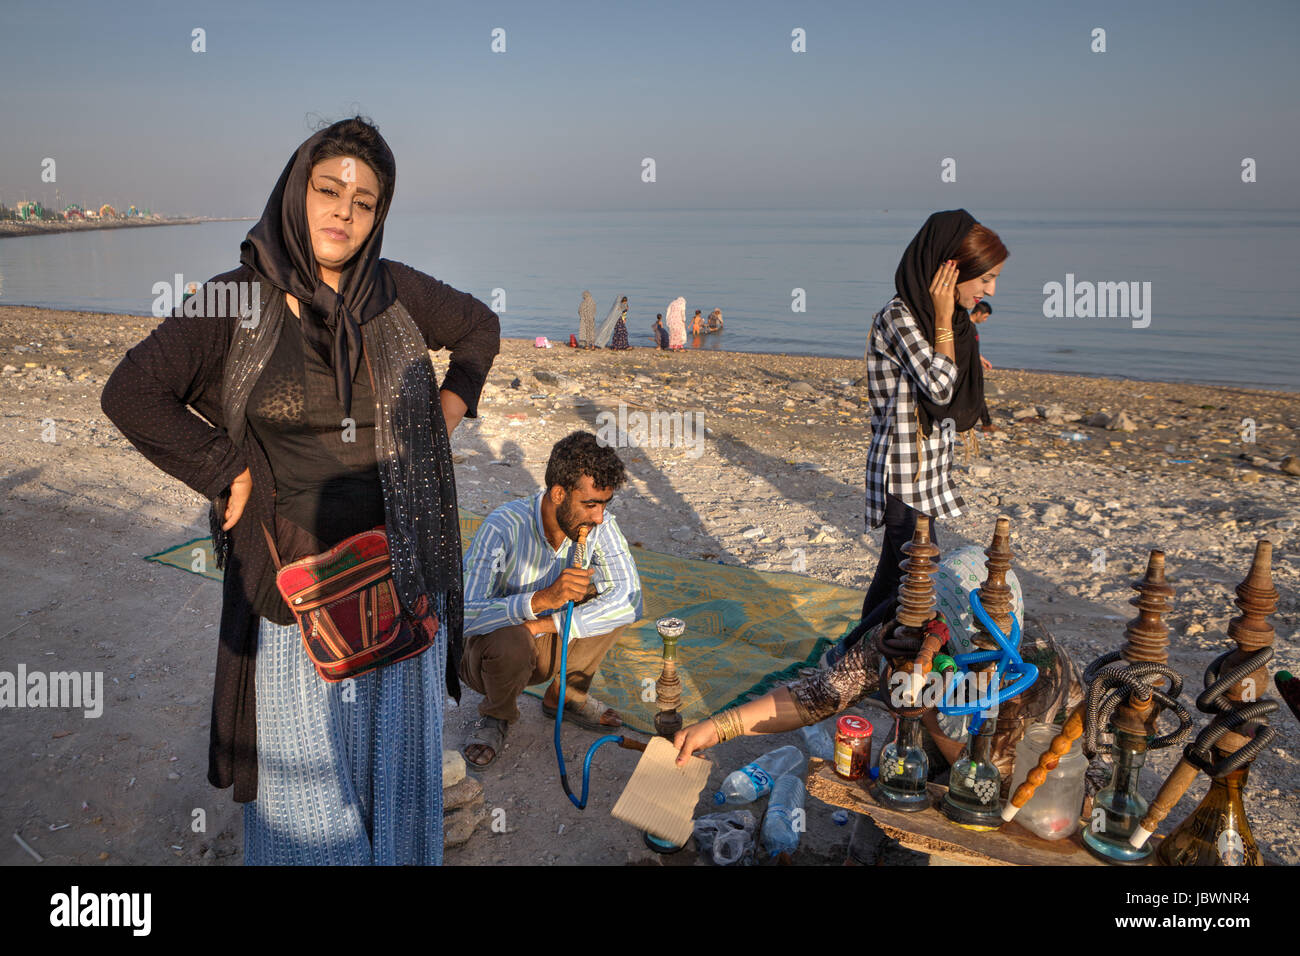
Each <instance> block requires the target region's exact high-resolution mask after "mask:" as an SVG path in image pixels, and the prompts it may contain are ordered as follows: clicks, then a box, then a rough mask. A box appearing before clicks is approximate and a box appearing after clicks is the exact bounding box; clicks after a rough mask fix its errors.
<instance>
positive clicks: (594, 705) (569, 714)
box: [542, 694, 623, 730]
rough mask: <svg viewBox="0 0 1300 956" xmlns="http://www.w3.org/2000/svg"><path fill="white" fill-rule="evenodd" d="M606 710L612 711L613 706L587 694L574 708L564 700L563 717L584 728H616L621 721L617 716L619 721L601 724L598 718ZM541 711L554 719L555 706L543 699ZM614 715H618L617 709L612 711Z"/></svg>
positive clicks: (620, 724) (620, 725)
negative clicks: (580, 703)
mask: <svg viewBox="0 0 1300 956" xmlns="http://www.w3.org/2000/svg"><path fill="white" fill-rule="evenodd" d="M565 696H566V697H567V696H568V695H567V694H566V695H565ZM607 710H608V711H613V710H614V708H613V707H610V706H609V705H608V704H606V703H604V702H603V701H599V700H597V699H596V698H595V697H593V696H591V695H590V694H588V695H587V699H586V700H585V701H583V702H582V705H581V706H579V707H576V708H575V707H570V706H569V704H568V701H567V700H566V701H565V704H564V719H565V720H566V721H569V722H570V723H574V724H577V725H578V726H579V727H582V728H585V729H586V730H616V729H617V728H619V727H622V726H623V721H622V719H621V718H619V721H618V723H616V724H602V723H601V722H600V718H601V717H603V716H604V714H605V711H607ZM542 713H543V714H545V715H546V716H547V717H549V718H550V719H551V720H554V719H555V706H554V705H553V704H548V703H546V701H545V700H543V701H542ZM614 716H615V717H618V712H617V711H614Z"/></svg>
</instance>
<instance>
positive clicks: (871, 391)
mask: <svg viewBox="0 0 1300 956" xmlns="http://www.w3.org/2000/svg"><path fill="white" fill-rule="evenodd" d="M1006 258H1007V249H1006V246H1004V245H1003V244H1002V240H1000V239H999V238H998V236H997V234H996V233H995V232H993V231H992V230H991V229H988V228H986V227H984V226H981V225H980V224H979V223H977V222H976V221H975V219H974V218H973V217H972V216H971V215H970V213H968V212H966V210H964V209H955V210H949V211H946V212H936V213H934V214H933V215H932V216H930V218H929V219H927V220H926V221H925V225H923V226H922V227H921V229H920V231H919V232H918V233H917V234H916V236H915V237H914V238H913V239H912V241H911V243H910V244H909V245H908V247H907V249H906V251H905V252H904V253H903V258H902V260H901V261H900V262H899V264H898V269H897V270H896V271H895V273H894V289H895V293H894V297H893V298H892V299H890V301H889V302H888V303H887V304H886V305H885V307H884V308H883V309H881V310H880V311H879V312H877V313H876V315H875V317H874V318H873V319H872V323H871V332H870V334H869V336H868V344H867V393H868V400H869V402H870V405H871V445H870V447H869V449H868V451H867V524H868V526H869V527H870V528H872V529H875V528H878V527H880V526H881V525H882V524H883V525H884V526H885V536H884V541H883V543H882V546H881V553H880V559H879V561H878V562H877V564H876V572H875V576H874V577H873V578H872V580H871V586H870V587H869V588H868V589H867V595H866V598H865V599H864V600H863V602H862V621H861V622H860V623H859V625H858V626H857V627H856V628H855V629H854V630H853V631H852V632H851V633H850V634H848V635H847V636H846V637H845V638H844V639H843V640H842V641H840V643H839V644H837V645H836V646H835V647H833V648H831V650H830V651H829V652H828V653H827V663H828V664H834V663H835V662H836V661H838V660H839V658H840V657H842V656H843V655H844V653H845V652H846V651H847V650H848V649H849V648H850V647H852V646H853V645H854V644H855V643H857V641H859V640H860V639H861V638H862V637H863V635H865V634H866V633H867V631H869V630H870V629H871V628H872V627H874V626H875V625H876V624H879V623H881V622H882V621H888V620H890V619H891V618H893V617H894V615H895V612H896V610H897V607H898V604H897V592H898V585H899V582H900V580H901V579H902V571H901V569H900V567H899V562H900V561H902V559H903V552H902V546H903V545H904V544H906V543H907V542H908V541H910V540H911V538H912V533H913V532H914V530H915V529H916V519H917V517H918V516H920V515H926V516H928V517H929V518H930V540H931V541H933V542H934V543H935V544H936V545H938V543H939V537H938V531H937V528H936V527H935V525H936V519H939V518H955V517H957V516H959V515H960V514H961V513H962V508H963V507H964V505H965V502H963V501H962V499H961V496H960V495H959V494H958V493H957V489H956V487H955V486H954V485H953V482H952V457H953V442H954V438H955V437H956V434H957V433H959V432H964V431H966V430H968V429H970V428H971V427H973V426H974V425H975V423H976V421H978V419H979V415H980V411H981V410H982V409H983V407H984V374H983V369H982V367H981V365H980V362H979V346H978V344H977V342H976V339H975V325H974V323H972V322H971V319H970V313H969V310H970V309H972V308H974V307H975V306H976V304H977V303H979V302H980V300H982V299H984V298H986V297H990V296H992V295H993V294H994V293H995V292H996V290H997V279H998V275H999V274H1000V273H1001V271H1002V264H1003V263H1004V262H1005V261H1006Z"/></svg>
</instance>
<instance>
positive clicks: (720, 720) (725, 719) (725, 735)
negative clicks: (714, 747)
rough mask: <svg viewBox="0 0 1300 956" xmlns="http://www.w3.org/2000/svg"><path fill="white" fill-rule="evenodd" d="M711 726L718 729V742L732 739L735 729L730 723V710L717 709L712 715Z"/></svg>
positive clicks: (722, 742)
mask: <svg viewBox="0 0 1300 956" xmlns="http://www.w3.org/2000/svg"><path fill="white" fill-rule="evenodd" d="M713 726H714V727H715V728H716V729H717V731H718V743H720V744H725V743H726V742H727V741H728V740H734V739H735V737H736V732H735V729H734V728H733V727H732V724H731V711H730V710H723V711H719V712H718V713H717V714H715V715H714V717H713Z"/></svg>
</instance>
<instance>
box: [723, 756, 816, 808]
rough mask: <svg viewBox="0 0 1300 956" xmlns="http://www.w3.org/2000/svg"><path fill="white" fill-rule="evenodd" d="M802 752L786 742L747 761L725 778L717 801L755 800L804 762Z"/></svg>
mask: <svg viewBox="0 0 1300 956" xmlns="http://www.w3.org/2000/svg"><path fill="white" fill-rule="evenodd" d="M803 759H804V756H803V751H802V750H800V749H799V748H798V747H796V746H794V744H786V745H785V746H784V747H779V748H777V749H776V750H773V751H771V752H770V753H765V754H763V756H761V757H759V758H758V759H757V760H755V761H754V762H753V763H747V764H745V766H743V767H741V768H740V769H739V770H737V771H735V772H734V773H732V774H731V775H730V776H729V777H727V779H726V780H724V781H722V789H721V790H719V791H718V792H717V793H715V794H714V795H713V802H714V803H717V804H724V803H727V804H738V803H753V802H754V801H755V800H757V799H758V798H759V797H763V796H766V795H767V794H769V793H771V792H772V784H773V782H774V781H775V780H776V778H777V777H780V776H781V775H782V774H786V773H789V772H790V771H791V770H793V769H795V768H796V767H798V766H799V765H800V764H801V763H802V762H803Z"/></svg>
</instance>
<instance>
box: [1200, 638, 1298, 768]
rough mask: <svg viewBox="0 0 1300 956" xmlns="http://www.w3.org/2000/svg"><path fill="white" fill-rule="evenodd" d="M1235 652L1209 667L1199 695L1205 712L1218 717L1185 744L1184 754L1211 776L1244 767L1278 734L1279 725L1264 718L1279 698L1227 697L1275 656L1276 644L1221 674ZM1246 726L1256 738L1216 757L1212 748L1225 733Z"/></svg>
mask: <svg viewBox="0 0 1300 956" xmlns="http://www.w3.org/2000/svg"><path fill="white" fill-rule="evenodd" d="M1234 653H1236V652H1235V650H1233V651H1226V652H1224V653H1223V654H1220V655H1219V656H1218V657H1216V658H1215V659H1214V660H1213V661H1212V662H1211V663H1210V666H1209V667H1207V668H1206V669H1205V678H1204V680H1203V683H1204V684H1205V690H1203V691H1201V695H1200V696H1199V697H1197V698H1196V709H1197V710H1199V711H1200V712H1201V713H1203V714H1214V719H1213V720H1211V721H1210V722H1209V724H1208V725H1206V727H1205V728H1204V729H1203V730H1202V731H1201V732H1200V733H1199V734H1197V735H1196V739H1195V740H1193V741H1192V742H1191V743H1190V744H1188V745H1187V746H1186V747H1185V748H1183V756H1184V757H1186V758H1187V761H1188V763H1191V764H1194V765H1195V766H1196V767H1198V768H1199V769H1201V770H1204V771H1205V772H1206V773H1208V774H1209V775H1210V776H1211V777H1226V776H1227V775H1228V774H1230V773H1232V772H1233V771H1234V770H1240V769H1241V768H1242V767H1244V766H1246V764H1248V763H1250V762H1251V761H1252V760H1254V759H1255V758H1256V757H1258V756H1259V755H1260V753H1261V752H1262V751H1263V750H1264V748H1265V747H1267V746H1268V745H1269V743H1270V742H1271V741H1272V740H1273V738H1274V737H1276V736H1277V729H1276V728H1275V727H1270V726H1269V725H1268V724H1266V723H1263V722H1261V718H1263V717H1267V716H1268V715H1269V714H1271V713H1273V712H1274V711H1275V710H1277V708H1278V703H1277V701H1276V700H1274V699H1273V698H1271V697H1261V698H1260V699H1259V700H1256V701H1250V702H1246V701H1240V700H1232V699H1231V698H1229V697H1227V693H1228V690H1229V689H1231V688H1232V687H1233V686H1234V685H1235V684H1237V683H1238V682H1239V681H1241V680H1242V679H1243V678H1244V677H1246V676H1247V675H1248V674H1253V673H1254V672H1255V671H1256V670H1259V669H1260V668H1262V667H1264V666H1265V665H1266V664H1267V663H1268V662H1269V661H1271V660H1272V659H1273V648H1271V647H1261V648H1260V649H1259V650H1257V651H1255V653H1253V654H1251V655H1250V656H1249V657H1247V658H1246V659H1245V660H1244V661H1242V662H1241V663H1240V664H1238V665H1237V666H1236V667H1234V668H1232V669H1231V670H1230V671H1228V672H1227V673H1225V674H1220V673H1219V668H1220V667H1222V666H1223V662H1224V661H1225V660H1227V659H1228V657H1229V656H1231V655H1232V654H1234ZM1247 725H1250V726H1247ZM1242 727H1245V728H1246V729H1247V730H1249V731H1252V734H1251V736H1252V738H1253V739H1252V740H1251V741H1250V743H1248V744H1246V745H1245V746H1244V747H1242V748H1241V749H1240V750H1236V751H1234V752H1233V753H1230V754H1227V755H1226V756H1224V757H1223V758H1221V759H1219V760H1217V761H1216V760H1215V759H1214V752H1213V751H1212V750H1211V749H1210V748H1211V747H1212V746H1213V745H1214V744H1215V743H1217V742H1218V741H1219V739H1220V738H1222V737H1223V736H1224V735H1226V734H1229V733H1231V732H1232V731H1234V730H1238V729H1239V728H1242ZM1242 736H1246V734H1243V735H1242Z"/></svg>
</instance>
